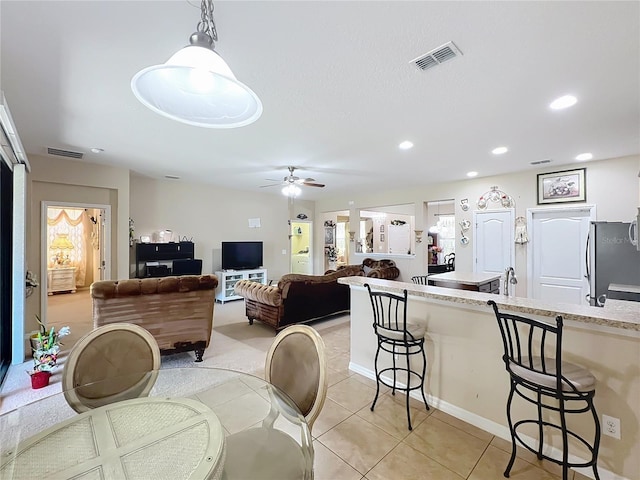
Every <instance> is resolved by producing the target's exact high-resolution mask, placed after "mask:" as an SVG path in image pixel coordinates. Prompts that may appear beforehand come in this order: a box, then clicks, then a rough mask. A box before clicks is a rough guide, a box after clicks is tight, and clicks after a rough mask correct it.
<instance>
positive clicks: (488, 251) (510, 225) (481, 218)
mask: <svg viewBox="0 0 640 480" xmlns="http://www.w3.org/2000/svg"><path fill="white" fill-rule="evenodd" d="M509 267H515V248H514V211H513V209H505V210H490V211H487V212H473V271H474V272H476V273H496V274H499V275H502V274H503V273H504V271H505V270H506V269H507V268H509ZM501 288H502V286H501Z"/></svg>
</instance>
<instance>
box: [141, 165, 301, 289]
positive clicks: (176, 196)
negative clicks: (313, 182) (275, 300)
mask: <svg viewBox="0 0 640 480" xmlns="http://www.w3.org/2000/svg"><path fill="white" fill-rule="evenodd" d="M276 192H277V193H276V194H267V193H252V192H243V191H238V190H232V189H226V188H220V187H212V186H210V185H197V184H187V183H184V182H180V181H175V180H153V179H149V178H145V177H141V176H138V175H132V176H131V218H132V219H133V220H134V222H135V237H136V238H139V237H140V235H151V234H153V233H154V232H157V231H159V230H164V229H169V230H172V231H173V232H174V234H175V235H177V236H179V237H180V238H182V237H183V236H186V237H187V238H188V239H191V238H193V241H194V242H195V255H196V258H201V259H202V269H203V272H205V273H210V272H214V271H216V270H219V269H220V268H221V265H220V262H221V260H220V254H221V252H220V249H221V242H223V241H244V240H248V241H251V240H260V241H263V242H264V267H265V268H266V269H267V274H268V278H269V279H275V280H277V279H279V278H280V277H281V276H282V275H284V274H285V273H288V272H289V271H290V270H289V268H290V248H289V231H290V230H289V225H288V223H287V221H288V219H289V205H288V199H287V198H286V197H285V196H283V195H281V194H280V192H279V191H277V190H276ZM293 213H294V214H293V217H294V218H295V216H296V215H298V214H299V213H304V214H306V215H307V216H308V217H309V220H312V219H313V204H312V203H311V202H305V201H300V200H296V201H295V204H294V207H293ZM250 218H259V219H260V225H261V226H260V228H249V222H248V220H249V219H250ZM283 250H285V251H286V254H284V255H283V254H282V251H283ZM134 268H135V267H134Z"/></svg>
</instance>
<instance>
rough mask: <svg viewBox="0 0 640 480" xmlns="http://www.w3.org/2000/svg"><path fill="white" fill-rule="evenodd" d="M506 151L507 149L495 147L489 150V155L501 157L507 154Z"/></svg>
mask: <svg viewBox="0 0 640 480" xmlns="http://www.w3.org/2000/svg"><path fill="white" fill-rule="evenodd" d="M508 151H509V149H508V148H507V147H496V148H494V149H493V150H491V153H493V154H494V155H502V154H503V153H507V152H508Z"/></svg>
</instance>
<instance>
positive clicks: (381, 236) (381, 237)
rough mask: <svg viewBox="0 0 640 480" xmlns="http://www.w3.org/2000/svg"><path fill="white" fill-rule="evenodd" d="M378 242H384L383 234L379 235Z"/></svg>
mask: <svg viewBox="0 0 640 480" xmlns="http://www.w3.org/2000/svg"><path fill="white" fill-rule="evenodd" d="M380 241H381V242H384V233H381V234H380Z"/></svg>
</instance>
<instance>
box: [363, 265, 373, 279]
mask: <svg viewBox="0 0 640 480" xmlns="http://www.w3.org/2000/svg"><path fill="white" fill-rule="evenodd" d="M362 270H364V275H365V277H366V276H368V275H369V272H370V271H371V270H373V268H371V267H367V266H366V265H364V266H363V267H362Z"/></svg>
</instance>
